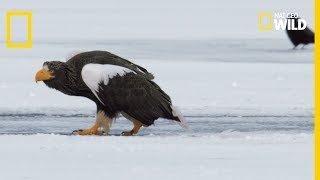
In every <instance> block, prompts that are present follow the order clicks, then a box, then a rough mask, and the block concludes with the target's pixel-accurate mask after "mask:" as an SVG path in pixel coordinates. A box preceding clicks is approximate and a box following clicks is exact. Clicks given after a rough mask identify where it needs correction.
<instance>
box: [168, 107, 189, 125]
mask: <svg viewBox="0 0 320 180" xmlns="http://www.w3.org/2000/svg"><path fill="white" fill-rule="evenodd" d="M171 109H172V115H173V116H175V117H176V118H177V122H178V124H179V125H180V126H181V127H183V128H184V129H186V130H188V131H191V129H190V127H189V125H188V123H187V121H186V119H185V118H184V117H183V115H182V113H181V112H180V111H179V109H178V108H177V107H176V106H171Z"/></svg>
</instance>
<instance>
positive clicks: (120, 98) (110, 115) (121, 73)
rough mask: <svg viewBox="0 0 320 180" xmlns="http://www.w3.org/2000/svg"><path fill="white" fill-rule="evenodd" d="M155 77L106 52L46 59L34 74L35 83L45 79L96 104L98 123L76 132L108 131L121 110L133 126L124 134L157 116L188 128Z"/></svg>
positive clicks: (146, 124)
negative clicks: (62, 58) (66, 58)
mask: <svg viewBox="0 0 320 180" xmlns="http://www.w3.org/2000/svg"><path fill="white" fill-rule="evenodd" d="M153 79H154V76H153V75H152V74H151V73H149V72H148V71H147V70H146V69H144V68H143V67H141V66H139V65H136V64H134V63H132V62H130V61H128V60H125V59H123V58H121V57H119V56H116V55H114V54H112V53H109V52H106V51H90V52H83V53H80V54H77V55H75V56H73V57H72V58H70V59H69V60H68V61H67V62H60V61H49V62H44V63H43V68H42V69H41V70H40V71H38V72H37V74H36V77H35V80H36V82H38V81H43V82H44V83H45V84H46V85H47V86H48V87H50V88H54V89H56V90H58V91H61V92H62V93H64V94H67V95H71V96H83V97H86V98H89V99H91V100H92V101H94V102H95V103H96V105H97V115H96V122H95V124H94V125H93V126H92V127H91V128H89V129H86V130H76V131H74V132H75V133H77V134H79V135H91V134H94V135H103V134H104V133H107V132H109V130H110V127H111V125H112V120H113V119H114V118H115V117H117V115H118V114H120V113H121V114H122V115H123V116H124V117H125V118H127V119H128V120H130V121H132V122H133V125H134V127H133V129H132V130H131V131H124V132H122V133H121V135H126V136H130V135H133V134H137V133H138V131H139V129H140V128H141V127H142V126H145V127H147V126H150V125H152V124H153V123H154V121H155V120H157V119H158V118H165V119H169V120H174V121H177V122H178V123H179V124H180V125H181V126H182V127H185V128H188V125H187V123H186V122H185V120H184V117H183V116H182V115H181V113H180V112H179V111H178V109H177V108H175V107H174V106H172V103H171V99H170V97H169V96H168V95H167V94H166V93H165V92H164V91H163V90H162V89H161V88H160V87H159V86H158V85H157V84H156V83H155V82H154V81H153ZM101 128H102V130H101Z"/></svg>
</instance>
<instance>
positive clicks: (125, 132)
mask: <svg viewBox="0 0 320 180" xmlns="http://www.w3.org/2000/svg"><path fill="white" fill-rule="evenodd" d="M133 133H134V131H133V130H131V131H123V132H122V133H121V136H132V135H133Z"/></svg>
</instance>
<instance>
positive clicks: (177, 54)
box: [0, 0, 314, 180]
mask: <svg viewBox="0 0 320 180" xmlns="http://www.w3.org/2000/svg"><path fill="white" fill-rule="evenodd" d="M0 2H1V3H0V4H1V10H2V12H3V13H5V12H6V11H13V10H20V11H24V10H26V11H32V13H33V47H32V48H31V49H8V48H5V33H1V34H0V44H1V48H0V134H1V135H0V144H1V147H0V177H1V179H10V180H21V179H25V180H28V179H30V180H43V179H45V180H51V179H52V180H56V179H70V180H71V179H78V180H82V179H85V180H88V179H111V180H113V179H120V180H121V179H141V180H144V179H148V180H150V179H152V180H158V179H161V180H165V179H168V180H171V179H174V180H177V179H183V180H188V179H201V180H206V179H208V180H212V179H218V180H284V179H290V180H306V179H313V173H314V171H313V153H314V147H313V138H314V136H313V108H314V104H313V103H314V86H313V84H314V65H313V62H314V59H313V57H314V47H313V45H308V46H306V47H305V49H299V50H295V51H294V50H292V44H291V43H290V41H289V40H288V39H287V35H286V34H285V32H283V31H259V28H258V27H259V24H258V23H259V22H258V17H259V12H265V11H267V12H297V13H299V16H301V17H302V18H304V19H306V20H307V22H308V25H309V27H310V28H311V29H314V1H312V0H307V1H301V0H292V1H290V3H288V2H287V1H279V0H270V1H249V0H243V1H231V0H224V1H218V0H200V1H185V0H174V1H172V0H162V1H157V2H155V1H149V0H136V1H117V0H106V1H98V0H91V1H87V0H77V1H76V0H69V1H65V0H56V1H36V0H28V1H21V0H10V1H3V0H0ZM15 23H16V22H13V24H12V27H17V28H15V29H16V30H18V31H15V30H14V29H13V32H12V36H13V39H14V40H17V41H18V42H21V40H23V38H25V37H22V35H23V34H22V35H21V34H20V35H21V36H20V35H19V32H21V31H23V30H24V29H23V28H24V27H25V26H19V24H15ZM4 24H5V22H4V21H3V23H2V26H3V27H2V28H5V27H4ZM19 30H20V31H19ZM89 50H107V51H110V52H112V53H115V54H117V55H119V56H121V57H124V58H127V59H128V60H130V61H132V62H134V63H136V64H138V65H141V66H142V67H145V68H146V69H147V70H148V71H150V72H152V73H153V74H154V75H155V81H156V82H157V83H158V84H159V85H160V86H161V88H162V89H163V90H164V91H165V92H167V93H168V94H169V95H170V96H171V98H172V101H173V104H174V105H175V106H178V107H179V109H181V112H182V114H183V115H184V116H186V120H187V122H188V123H189V125H190V128H191V129H192V130H193V132H192V133H188V132H184V131H183V129H182V128H180V127H179V126H178V125H176V123H173V122H170V121H166V120H159V121H156V125H155V126H151V127H148V128H142V129H141V131H140V132H139V135H138V136H135V137H120V136H103V137H97V136H87V137H81V136H64V135H54V134H35V133H39V132H43V133H70V132H71V131H72V130H75V129H80V128H82V129H83V128H88V127H90V126H91V125H92V124H93V122H94V121H95V118H94V116H95V111H96V106H95V104H94V103H93V102H91V101H90V100H88V99H85V98H81V97H71V96H66V95H64V94H62V93H60V92H58V91H55V90H52V89H49V88H47V87H46V86H45V85H44V84H43V83H41V84H40V83H39V84H36V83H35V82H34V76H35V73H36V72H37V70H38V69H39V68H40V67H41V66H42V64H43V62H44V61H51V60H60V61H65V60H66V55H68V54H75V53H73V52H83V51H89ZM69 57H70V56H69ZM105 77H107V76H105ZM90 82H91V80H90ZM92 87H93V89H95V88H96V86H92ZM130 128H132V124H131V123H130V122H129V121H126V120H124V119H123V118H120V119H118V120H117V122H116V123H115V124H114V125H113V127H112V129H111V131H110V133H111V134H120V132H122V131H123V130H128V129H130ZM4 133H9V134H10V133H20V134H19V135H8V134H4ZM21 133H26V134H27V135H22V134H21ZM29 133H31V134H32V135H28V134H29Z"/></svg>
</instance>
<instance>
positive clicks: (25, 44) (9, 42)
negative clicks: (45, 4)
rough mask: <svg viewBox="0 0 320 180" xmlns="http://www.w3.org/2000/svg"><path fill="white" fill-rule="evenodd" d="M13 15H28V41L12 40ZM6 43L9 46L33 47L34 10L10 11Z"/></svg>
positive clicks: (7, 19)
mask: <svg viewBox="0 0 320 180" xmlns="http://www.w3.org/2000/svg"><path fill="white" fill-rule="evenodd" d="M12 17H18V18H19V17H26V18H27V41H26V42H22V43H21V42H20V43H17V42H14V41H13V40H12V32H11V31H12V27H11V24H12V22H11V21H12ZM6 25H7V26H6V45H7V48H31V47H32V12H30V11H9V12H7V18H6Z"/></svg>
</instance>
